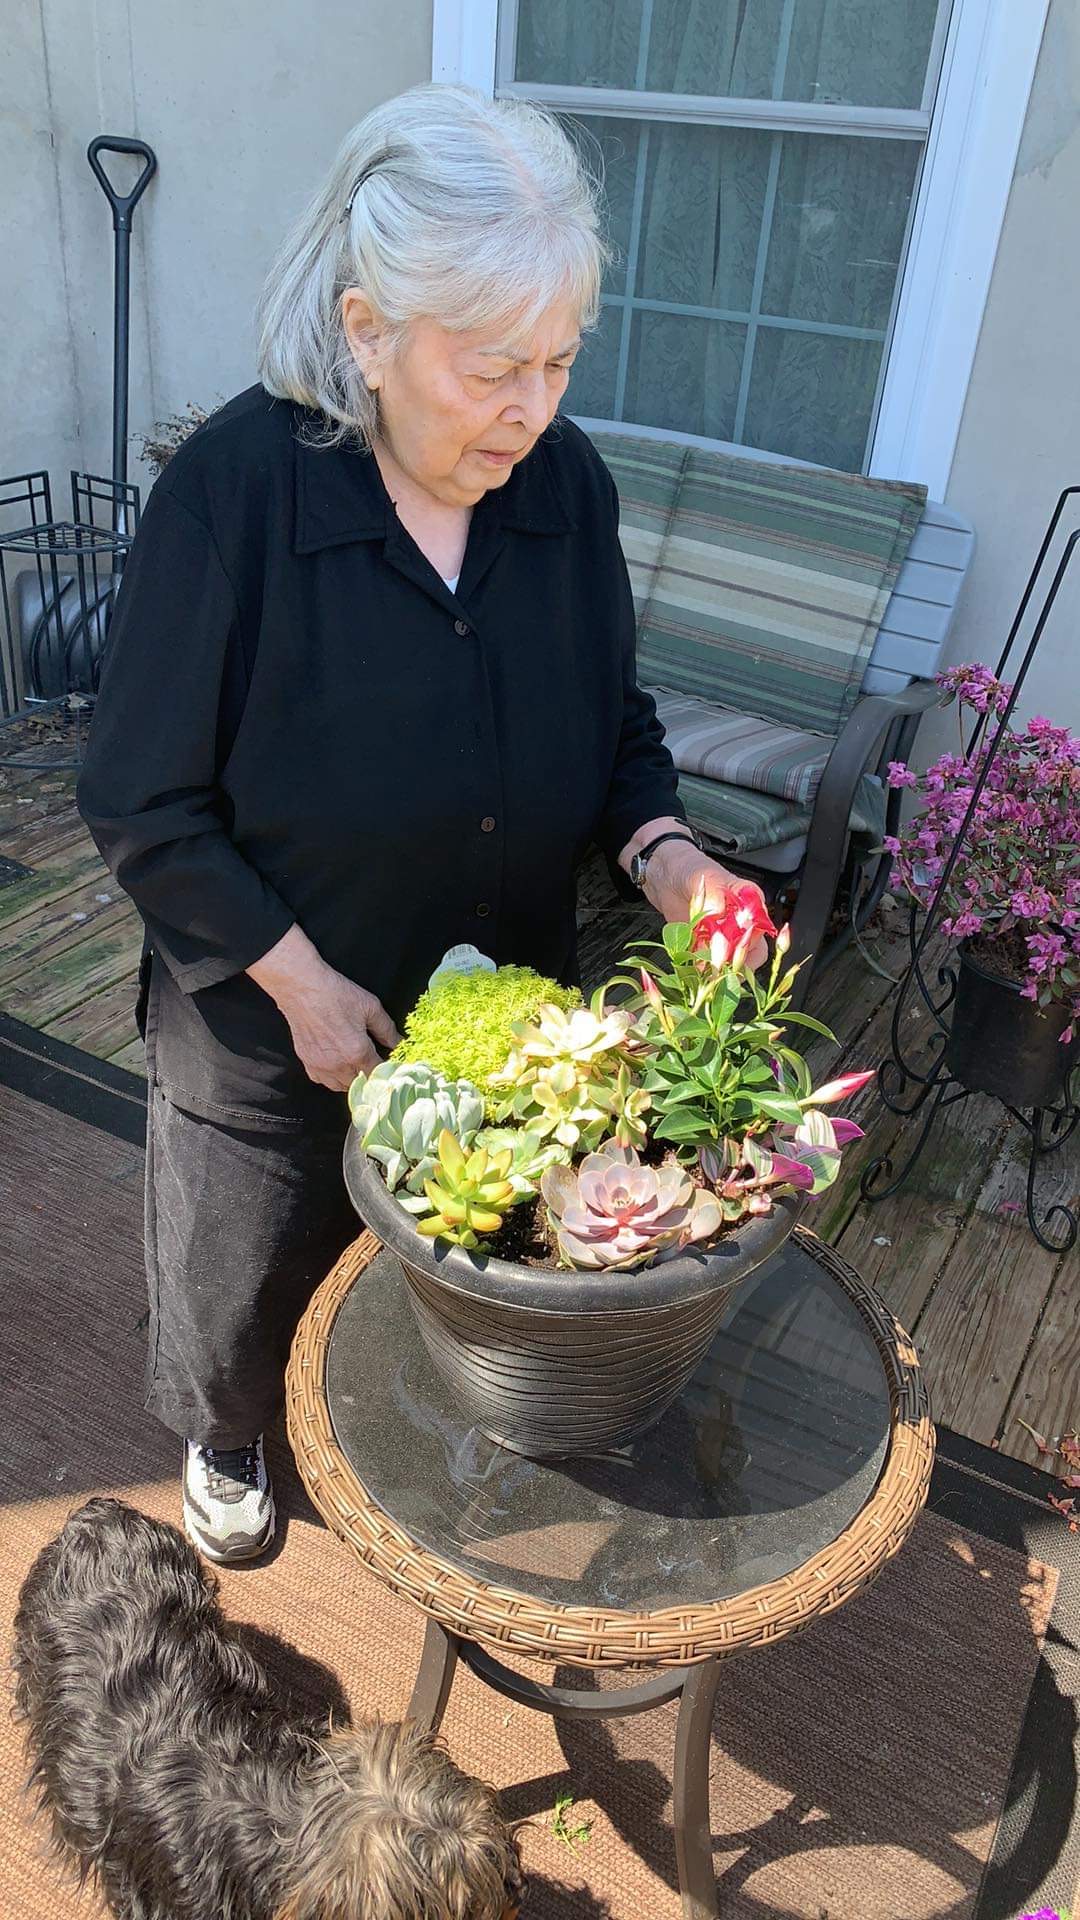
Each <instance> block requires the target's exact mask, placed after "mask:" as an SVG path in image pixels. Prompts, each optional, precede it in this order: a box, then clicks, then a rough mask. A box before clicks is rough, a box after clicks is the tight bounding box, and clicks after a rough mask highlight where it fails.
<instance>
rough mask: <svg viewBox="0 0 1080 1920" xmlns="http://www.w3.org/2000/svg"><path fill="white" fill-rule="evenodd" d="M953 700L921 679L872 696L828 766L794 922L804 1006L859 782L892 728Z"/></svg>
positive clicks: (794, 945) (816, 805)
mask: <svg viewBox="0 0 1080 1920" xmlns="http://www.w3.org/2000/svg"><path fill="white" fill-rule="evenodd" d="M947 698H948V695H947V694H944V693H943V692H942V691H941V688H940V687H939V686H937V685H936V683H935V682H934V681H932V680H915V681H913V682H912V684H911V685H910V686H909V687H901V688H899V689H898V690H897V692H896V693H868V694H866V695H865V696H864V698H863V699H861V700H860V701H859V702H858V704H857V705H856V706H855V708H854V709H853V711H852V713H851V714H850V716H849V718H848V721H847V724H846V725H845V727H844V728H843V731H842V732H841V733H840V735H839V737H838V739H837V741H836V745H835V746H834V747H833V750H832V752H831V753H830V755H829V758H828V760H827V761H826V763H825V771H824V772H823V774H822V776H821V783H820V785H819V787H818V790H817V797H816V799H815V801H814V812H813V817H812V818H811V821H810V831H809V833H808V834H807V837H806V857H805V860H804V863H803V871H802V883H801V886H800V889H799V897H798V900H797V902H796V906H795V912H794V914H793V916H792V922H791V931H792V943H791V944H792V957H793V958H794V959H796V960H802V961H805V962H806V965H805V966H804V968H803V972H802V974H801V975H800V978H799V986H798V989H797V992H796V1004H798V1005H801V1004H802V1001H803V1000H804V999H805V997H806V993H807V990H808V988H809V985H810V979H811V974H812V970H813V962H814V958H815V956H816V955H817V953H818V950H819V948H820V946H821V943H822V940H823V939H824V936H825V931H826V928H827V926H828V922H829V914H830V912H831V910H832V903H833V899H834V897H835V894H836V887H837V882H838V881H839V878H840V871H841V868H842V866H843V862H844V849H845V847H846V845H847V830H848V821H849V819H850V817H851V807H852V802H853V800H854V798H855V793H856V789H857V788H858V785H859V781H860V779H861V778H862V776H863V774H864V773H865V772H866V770H867V768H868V767H869V766H870V765H871V764H872V763H873V761H874V758H875V756H876V754H877V753H878V751H879V749H880V747H881V743H882V741H883V740H884V738H885V735H886V734H887V733H888V731H889V729H890V727H893V726H895V725H896V724H897V723H898V722H900V723H903V722H904V721H908V722H909V723H911V724H912V725H917V724H918V716H919V715H920V714H921V713H925V712H926V710H927V709H928V708H929V707H936V706H944V704H945V702H946V700H947Z"/></svg>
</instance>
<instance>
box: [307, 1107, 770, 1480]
mask: <svg viewBox="0 0 1080 1920" xmlns="http://www.w3.org/2000/svg"><path fill="white" fill-rule="evenodd" d="M345 1180H346V1184H347V1186H348V1189H349V1194H350V1197H351V1199H352V1202H353V1205H354V1206H355V1208H356V1210H357V1212H358V1213H359V1215H360V1217H361V1219H362V1220H363V1221H364V1222H365V1224H366V1225H367V1226H369V1227H370V1228H371V1229H372V1231H373V1232H374V1233H376V1234H377V1235H378V1237H379V1239H380V1240H381V1241H382V1242H383V1244H384V1246H387V1247H389V1248H390V1249H391V1251H392V1252H393V1253H396V1254H397V1256H398V1259H399V1260H400V1262H401V1265H402V1269H403V1271H404V1274H405V1279H406V1282H407V1283H408V1289H409V1298H410V1300H411V1302H412V1307H413V1311H414V1313H415V1314H416V1318H417V1322H418V1324H419V1327H420V1332H421V1335H422V1336H423V1340H424V1344H425V1346H426V1347H427V1350H428V1352H429V1354H430V1355H431V1359H432V1361H433V1363H434V1365H435V1366H436V1367H437V1368H438V1370H439V1372H440V1373H441V1374H442V1376H443V1378H444V1380H445V1381H446V1382H447V1384H448V1385H449V1386H450V1387H451V1389H452V1390H453V1392H454V1393H455V1394H456V1396H457V1398H458V1400H459V1402H460V1404H461V1406H462V1407H463V1408H464V1409H465V1411H466V1412H467V1413H468V1414H469V1416H470V1418H471V1419H472V1420H473V1421H474V1423H475V1425H476V1426H478V1427H479V1428H480V1430H481V1432H482V1433H486V1434H487V1435H488V1436H489V1438H490V1439H492V1440H497V1441H498V1442H499V1443H500V1444H501V1445H502V1446H504V1447H510V1448H511V1449H512V1450H513V1451H514V1452H515V1453H523V1454H526V1455H528V1456H529V1457H531V1458H533V1459H537V1460H543V1459H560V1458H565V1457H566V1456H568V1455H572V1454H581V1453H595V1452H597V1451H598V1450H600V1449H603V1448H610V1447H618V1446H622V1445H624V1444H625V1442H626V1441H628V1440H632V1439H633V1438H634V1436H635V1435H636V1434H639V1433H642V1432H644V1431H645V1429H646V1428H647V1427H650V1426H652V1424H653V1422H654V1421H656V1420H659V1418H660V1416H661V1414H662V1413H663V1412H664V1410H665V1408H666V1407H668V1406H669V1405H670V1403H671V1402H672V1400H674V1398H675V1396H676V1394H677V1393H678V1392H679V1390H680V1388H682V1387H683V1386H685V1384H686V1382H687V1380H689V1378H690V1375H691V1374H692V1373H693V1371H694V1368H695V1367H696V1366H697V1363H698V1361H699V1360H700V1359H701V1358H702V1355H703V1354H704V1353H705V1352H706V1350H707V1348H708V1347H709V1345H710V1343H711V1341H712V1337H713V1335H714V1333H715V1332H716V1328H717V1325H718V1323H719V1320H720V1317H721V1315H722V1313H723V1312H724V1309H725V1307H726V1306H727V1304H728V1301H729V1300H730V1298H731V1295H732V1293H733V1292H734V1290H735V1288H736V1287H737V1286H738V1285H739V1282H740V1281H741V1280H744V1279H745V1278H746V1276H747V1274H750V1273H753V1271H754V1269H755V1267H759V1266H760V1265H761V1263H762V1261H763V1260H767V1259H768V1258H769V1256H770V1254H773V1253H775V1252H776V1251H777V1249H778V1248H779V1247H780V1246H781V1245H782V1244H783V1242H784V1241H785V1240H786V1239H787V1237H788V1235H789V1233H790V1232H791V1230H792V1227H793V1226H794V1225H795V1222H796V1220H797V1218H798V1216H799V1213H800V1212H801V1210H802V1206H803V1202H802V1200H800V1199H795V1198H790V1199H781V1200H779V1201H778V1202H777V1203H776V1205H775V1207H774V1209H773V1211H772V1213H770V1214H766V1215H764V1216H763V1217H761V1218H757V1219H752V1220H749V1221H747V1222H746V1223H745V1224H743V1225H740V1226H738V1227H734V1228H732V1229H730V1231H729V1232H728V1233H726V1234H725V1235H724V1236H723V1238H722V1240H721V1241H720V1242H719V1243H718V1244H717V1245H716V1246H715V1247H714V1248H711V1249H710V1250H709V1251H708V1252H707V1253H705V1252H701V1251H698V1250H693V1251H690V1252H687V1253H685V1254H680V1255H679V1256H678V1258H676V1259H674V1260H667V1261H664V1262H663V1264H662V1265H660V1266H654V1267H645V1268H638V1269H636V1270H632V1271H630V1272H625V1273H610V1272H609V1273H570V1272H565V1271H558V1272H556V1271H554V1270H551V1269H546V1268H537V1267H522V1266H518V1265H516V1264H515V1263H514V1262H512V1261H509V1260H497V1259H495V1258H494V1257H492V1256H478V1255H475V1254H471V1253H467V1252H466V1251H465V1249H464V1248H463V1247H455V1246H451V1245H449V1244H448V1243H447V1242H446V1241H432V1240H427V1239H425V1238H424V1237H423V1236H422V1235H421V1234H419V1233H417V1231H416V1228H415V1227H414V1225H413V1223H412V1219H411V1217H410V1215H409V1214H407V1213H406V1212H405V1210H404V1208H403V1207H402V1206H401V1205H400V1204H399V1202H398V1201H397V1200H395V1198H394V1196H393V1195H392V1194H391V1193H389V1192H388V1190H387V1187H386V1183H385V1181H384V1180H383V1177H382V1173H381V1171H380V1169H379V1167H378V1166H377V1165H376V1164H375V1162H374V1161H372V1160H369V1159H368V1157H367V1155H366V1154H365V1153H363V1152H362V1151H361V1148H360V1144H359V1139H358V1136H357V1135H356V1134H355V1133H352V1134H350V1136H349V1138H348V1140H347V1142H346V1145H345Z"/></svg>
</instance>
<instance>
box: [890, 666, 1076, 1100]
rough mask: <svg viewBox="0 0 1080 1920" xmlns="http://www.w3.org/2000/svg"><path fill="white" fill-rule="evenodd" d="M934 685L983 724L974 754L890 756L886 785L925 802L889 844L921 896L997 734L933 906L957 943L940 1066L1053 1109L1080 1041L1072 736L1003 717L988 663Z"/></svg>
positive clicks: (1001, 687)
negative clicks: (924, 763)
mask: <svg viewBox="0 0 1080 1920" xmlns="http://www.w3.org/2000/svg"><path fill="white" fill-rule="evenodd" d="M939 684H940V685H941V686H942V687H944V688H945V689H946V690H947V691H948V692H949V693H950V694H952V695H953V696H954V698H955V699H956V700H957V702H958V713H962V711H963V709H964V708H965V707H967V708H969V709H971V710H972V711H973V712H974V713H975V714H977V715H978V716H979V722H978V724H979V725H980V728H981V731H980V732H979V735H978V738H977V742H976V745H975V747H974V750H973V751H972V752H969V753H967V754H965V753H963V752H960V753H943V754H942V755H941V757H940V759H938V760H936V761H935V762H934V764H933V766H931V767H928V768H927V770H926V772H925V773H924V774H922V775H917V774H915V773H914V772H913V771H912V769H911V768H910V767H907V766H905V765H903V764H902V763H900V762H896V761H894V762H893V763H892V765H891V766H890V769H889V783H890V785H891V786H893V787H910V788H911V789H912V790H913V791H914V792H916V793H918V794H919V796H920V797H921V799H922V800H923V802H924V805H923V808H922V811H921V812H919V813H918V814H917V815H916V816H915V817H914V818H913V819H912V820H911V822H910V823H909V825H908V826H907V827H905V829H904V830H903V832H902V833H900V834H899V835H898V836H896V837H892V838H889V839H887V840H886V842H885V845H886V848H887V850H888V851H889V852H890V853H892V854H893V856H894V857H895V860H896V868H897V873H898V876H899V879H900V881H901V882H902V884H903V885H904V886H906V887H907V889H908V891H909V892H910V894H911V895H912V896H913V898H914V899H915V900H916V901H917V902H918V903H919V904H920V905H921V906H924V907H925V906H928V905H929V904H930V901H931V900H932V899H933V897H934V895H935V893H936V891H937V889H938V886H939V884H940V881H941V879H942V876H943V874H944V872H945V868H946V863H947V861H948V858H949V855H950V853H951V851H952V849H953V846H954V843H955V840H956V836H957V833H958V832H959V829H960V826H961V824H962V822H963V819H964V815H965V813H966V811H967V808H968V805H969V803H970V801H971V797H972V791H973V788H974V785H975V782H976V779H977V778H978V775H979V773H980V770H981V768H982V766H983V764H984V762H985V758H986V756H987V754H988V752H989V748H990V744H991V742H992V741H993V742H994V745H995V752H994V755H993V759H992V763H991V765H990V769H989V773H988V775H987V779H986V784H985V786H984V787H983V790H982V793H981V794H980V796H979V800H978V802H977V805H976V808H975V813H974V816H973V818H972V820H971V822H970V824H969V826H968V829H967V832H966V834H965V837H964V841H963V845H962V846H961V848H960V852H959V857H958V858H957V860H956V862H955V864H954V866H953V869H952V872H951V874H950V876H949V879H948V882H947V884H946V888H945V893H944V896H943V899H942V902H941V905H942V907H943V909H944V912H943V916H942V918H941V921H940V927H941V931H942V932H943V933H944V934H945V935H946V936H947V937H948V938H950V939H952V940H955V941H956V942H957V943H958V946H959V953H960V964H959V969H958V975H957V990H956V1002H955V1010H954V1014H953V1020H952V1029H951V1033H950V1037H949V1043H948V1053H947V1064H948V1066H949V1070H950V1072H951V1073H952V1075H953V1077H954V1078H955V1079H957V1080H959V1081H961V1082H962V1083H963V1084H964V1085H965V1086H968V1087H971V1088H973V1089H974V1090H976V1091H980V1092H984V1093H992V1094H996V1095H997V1096H998V1097H999V1098H1001V1099H1004V1100H1006V1101H1007V1102H1008V1103H1009V1104H1010V1105H1011V1106H1014V1107H1025V1106H1032V1107H1043V1106H1052V1105H1053V1104H1054V1102H1055V1101H1056V1100H1057V1099H1059V1098H1060V1096H1061V1094H1062V1092H1063V1090H1064V1087H1065V1083H1066V1080H1067V1078H1068V1075H1069V1072H1070V1070H1071V1068H1072V1066H1073V1065H1074V1064H1075V1062H1076V1059H1077V1055H1078V1050H1080V1049H1078V1044H1077V1019H1078V1016H1080V738H1078V737H1077V736H1076V735H1074V734H1070V733H1069V731H1068V729H1067V728H1065V727H1056V726H1054V725H1052V724H1051V722H1050V721H1049V720H1046V719H1042V718H1035V719H1032V720H1030V721H1029V722H1028V724H1027V726H1026V727H1025V728H1023V729H1018V728H1013V727H1012V726H1004V727H1003V726H1002V724H1001V721H1000V715H1001V714H1002V713H1003V711H1004V709H1005V707H1006V705H1007V703H1008V700H1009V698H1010V695H1011V693H1012V688H1011V687H1010V686H1008V685H1006V684H1004V683H1003V682H1001V681H999V680H996V679H995V678H994V676H993V675H992V674H991V673H990V671H989V669H988V668H986V667H983V666H979V665H972V666H961V667H954V668H953V669H952V670H951V671H950V672H948V673H944V674H942V675H941V676H940V677H939ZM961 745H962V742H961Z"/></svg>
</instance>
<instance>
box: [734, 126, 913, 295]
mask: <svg viewBox="0 0 1080 1920" xmlns="http://www.w3.org/2000/svg"><path fill="white" fill-rule="evenodd" d="M921 158H922V147H921V145H920V144H919V143H917V142H916V141H914V140H863V139H858V140H837V139H832V138H831V137H828V136H826V135H823V134H816V133H811V134H785V135H783V141H782V157H781V161H780V171H779V174H778V176H777V185H776V205H775V208H774V211H773V219H772V233H771V236H770V239H769V252H768V259H767V264H766V268H765V283H764V287H763V289H762V296H761V305H762V309H763V311H764V312H765V313H777V314H780V313H782V314H790V315H791V316H792V317H793V318H795V319H797V320H831V321H834V322H838V323H839V324H840V325H841V326H848V327H880V328H882V329H884V328H886V327H887V326H888V324H889V315H890V313H891V311H892V301H893V292H894V289H895V287H896V276H897V274H898V272H899V270H900V260H901V256H902V254H903V250H904V235H905V233H906V231H907V221H908V211H909V209H910V206H911V196H912V193H913V192H914V190H915V176H916V173H917V171H918V166H919V161H920V159H921Z"/></svg>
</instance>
